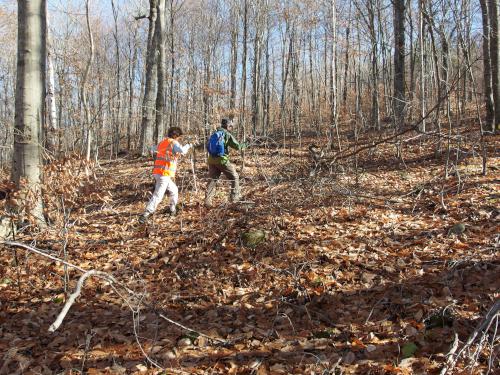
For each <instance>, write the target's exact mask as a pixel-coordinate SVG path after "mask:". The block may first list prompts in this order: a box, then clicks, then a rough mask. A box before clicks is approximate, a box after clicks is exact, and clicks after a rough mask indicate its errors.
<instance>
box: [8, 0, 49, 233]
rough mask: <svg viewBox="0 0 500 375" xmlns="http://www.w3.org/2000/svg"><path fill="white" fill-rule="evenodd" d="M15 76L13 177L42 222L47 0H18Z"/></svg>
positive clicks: (28, 208) (28, 206) (31, 211)
mask: <svg viewBox="0 0 500 375" xmlns="http://www.w3.org/2000/svg"><path fill="white" fill-rule="evenodd" d="M17 32H18V45H17V78H16V99H15V101H16V102H15V107H16V114H15V132H14V156H13V160H12V176H11V178H12V181H13V182H14V183H15V184H16V186H17V187H18V188H19V189H20V190H21V197H22V199H23V201H24V202H23V203H24V207H25V209H26V211H27V212H28V214H29V215H30V216H31V217H33V218H34V220H35V222H36V223H37V224H38V225H39V226H42V227H43V226H45V225H46V222H45V218H44V216H43V200H42V186H41V180H42V168H41V160H40V132H41V129H42V128H43V121H44V113H45V108H44V95H45V53H46V1H45V0H31V1H28V0H19V1H18V29H17Z"/></svg>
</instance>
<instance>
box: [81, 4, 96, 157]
mask: <svg viewBox="0 0 500 375" xmlns="http://www.w3.org/2000/svg"><path fill="white" fill-rule="evenodd" d="M89 8H90V0H85V18H86V21H87V33H88V36H89V59H88V60H87V65H86V66H85V72H84V73H83V78H82V87H81V96H82V104H83V110H84V112H85V125H86V134H85V146H86V150H85V160H87V161H90V152H91V147H92V136H93V135H92V134H93V133H92V122H91V119H90V108H89V104H88V99H87V78H88V76H89V72H90V69H91V67H92V63H93V61H94V37H93V35H92V28H91V27H90V14H89V11H90V10H89Z"/></svg>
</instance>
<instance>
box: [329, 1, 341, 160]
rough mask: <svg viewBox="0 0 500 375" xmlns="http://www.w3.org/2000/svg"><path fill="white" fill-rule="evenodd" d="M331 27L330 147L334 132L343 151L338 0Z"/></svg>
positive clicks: (334, 7)
mask: <svg viewBox="0 0 500 375" xmlns="http://www.w3.org/2000/svg"><path fill="white" fill-rule="evenodd" d="M331 6H332V9H331V12H332V13H331V22H332V23H331V27H332V42H331V43H332V44H331V48H332V55H331V72H330V126H331V136H330V139H331V141H330V147H332V146H333V132H335V135H336V138H337V145H338V148H339V151H342V144H341V142H340V135H339V124H338V121H337V120H338V118H337V117H338V113H337V112H338V111H337V79H336V77H337V8H336V0H332V2H331Z"/></svg>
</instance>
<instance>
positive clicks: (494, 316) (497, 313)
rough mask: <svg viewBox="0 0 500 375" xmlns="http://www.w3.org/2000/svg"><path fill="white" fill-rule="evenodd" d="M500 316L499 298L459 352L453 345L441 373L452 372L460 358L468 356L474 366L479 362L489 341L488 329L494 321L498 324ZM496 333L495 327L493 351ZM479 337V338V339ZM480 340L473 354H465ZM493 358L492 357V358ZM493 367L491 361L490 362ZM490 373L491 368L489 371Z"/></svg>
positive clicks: (493, 343)
mask: <svg viewBox="0 0 500 375" xmlns="http://www.w3.org/2000/svg"><path fill="white" fill-rule="evenodd" d="M499 318H500V299H499V300H497V301H496V302H495V303H494V304H493V306H492V307H491V308H490V310H489V311H488V312H487V313H486V316H485V317H484V319H483V320H482V322H481V323H480V324H479V326H478V327H477V328H476V329H475V330H474V332H472V334H471V335H470V336H469V338H468V339H467V342H466V343H465V344H464V346H463V347H462V348H461V349H460V350H459V351H458V353H457V354H455V352H456V349H457V348H455V349H454V348H453V347H454V346H455V343H454V345H453V346H452V349H451V350H450V352H449V353H448V358H447V360H446V364H445V366H444V367H443V369H442V370H441V373H440V375H445V374H448V373H451V371H453V369H454V368H455V366H456V364H457V362H458V360H459V359H460V358H462V357H464V358H465V357H467V361H469V362H470V363H469V366H474V365H475V363H476V362H477V358H478V356H479V354H480V352H481V351H482V349H483V348H484V345H485V342H487V339H486V337H487V336H488V331H489V330H490V328H491V326H492V325H493V322H494V321H497V324H498V319H499ZM496 334H497V331H496V329H495V332H494V335H493V338H492V340H491V351H492V352H493V349H494V346H495V339H496V337H495V336H496ZM478 338H479V340H478ZM476 341H478V343H477V347H476V349H475V351H474V353H473V354H472V355H465V352H466V351H467V352H468V351H469V350H470V349H471V347H472V346H473V345H474V343H475V342H476ZM453 349H454V350H453ZM490 360H491V358H490ZM490 367H491V363H490ZM487 373H489V370H488V372H487Z"/></svg>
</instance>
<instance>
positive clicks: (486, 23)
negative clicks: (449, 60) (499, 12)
mask: <svg viewBox="0 0 500 375" xmlns="http://www.w3.org/2000/svg"><path fill="white" fill-rule="evenodd" d="M479 2H480V3H481V15H482V19H483V80H484V83H483V85H484V102H485V105H486V118H485V124H484V125H485V128H486V129H485V130H488V131H493V125H494V120H495V105H494V102H493V91H492V88H491V83H492V81H491V58H490V34H491V33H490V20H489V17H490V12H489V6H488V5H489V4H488V0H479Z"/></svg>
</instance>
